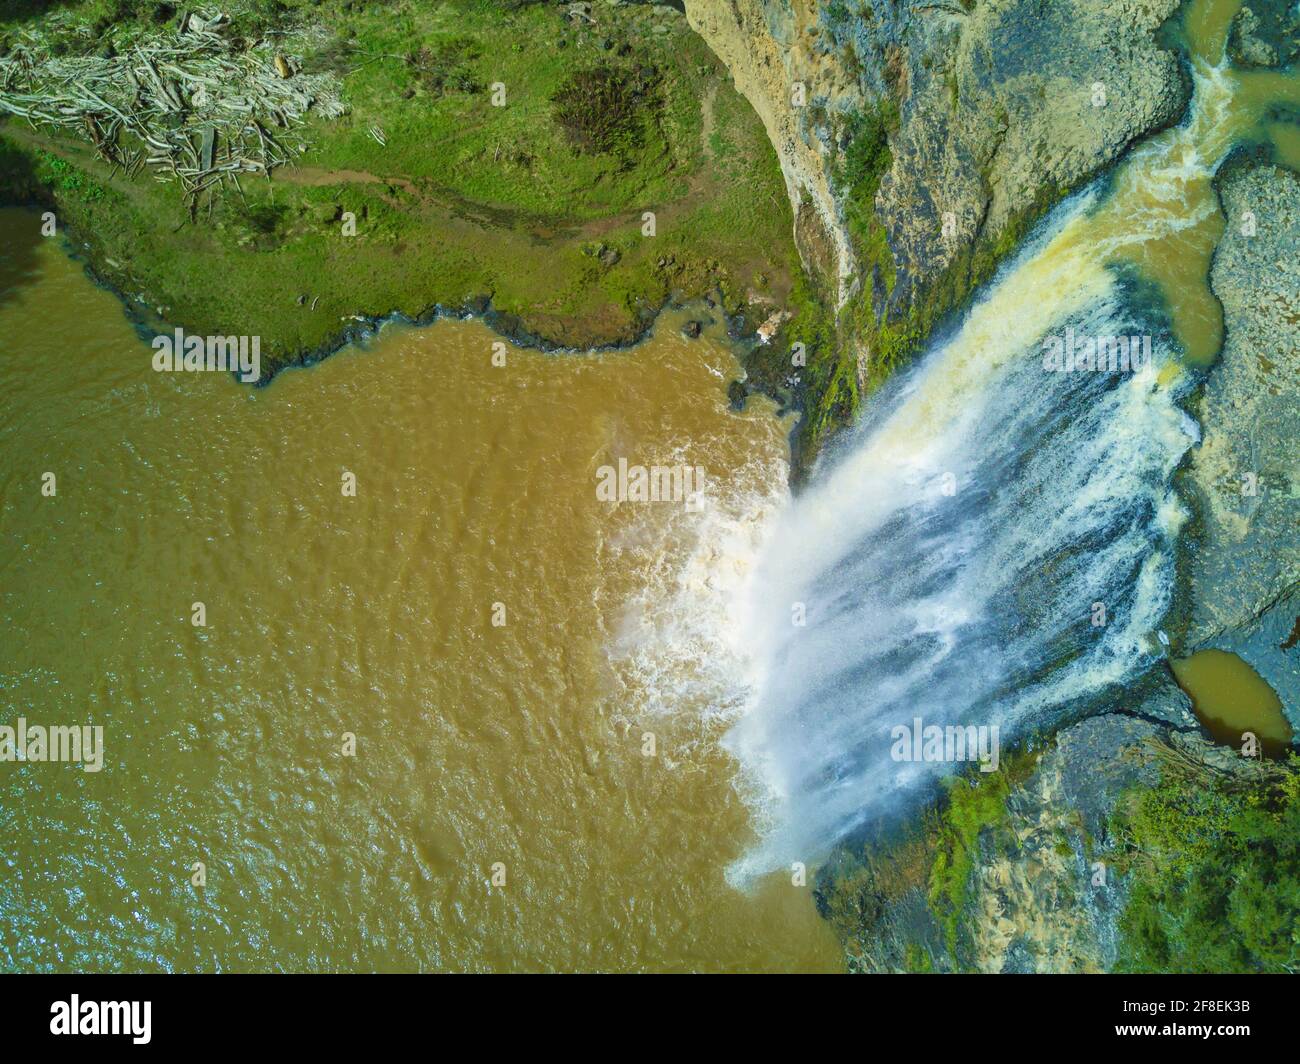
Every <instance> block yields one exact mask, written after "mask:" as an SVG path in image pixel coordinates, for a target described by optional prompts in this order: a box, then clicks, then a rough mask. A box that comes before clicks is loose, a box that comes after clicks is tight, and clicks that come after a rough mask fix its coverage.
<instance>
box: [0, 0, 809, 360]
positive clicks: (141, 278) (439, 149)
mask: <svg viewBox="0 0 1300 1064" xmlns="http://www.w3.org/2000/svg"><path fill="white" fill-rule="evenodd" d="M33 6H34V5H26V4H10V5H8V7H5V8H0V17H2V18H3V21H0V42H4V43H0V48H4V47H12V46H13V44H14V43H15V42H17V41H19V40H21V39H24V35H30V34H36V35H38V37H39V39H40V43H41V44H42V46H44V47H48V48H49V49H51V50H52V51H54V52H55V53H56V54H62V55H78V54H96V53H102V51H103V49H105V48H118V49H126V48H129V47H130V46H131V42H132V41H133V40H135V39H141V38H144V39H147V38H149V37H150V36H152V35H159V34H175V33H176V31H177V28H178V25H179V20H180V17H181V15H182V12H181V11H180V10H179V7H180V6H179V5H177V6H175V7H173V6H171V5H167V4H157V3H140V2H135V0H90V2H83V3H69V4H64V5H59V6H58V7H56V8H54V9H52V11H50V12H48V13H45V14H42V15H39V16H38V15H34V14H33V12H32V10H31V9H32V7H33ZM229 12H230V15H231V22H232V26H231V29H230V30H229V32H230V33H232V34H234V35H237V36H238V39H239V40H240V41H247V42H248V43H250V44H252V43H253V42H257V41H261V42H264V43H265V42H268V41H269V42H270V44H271V47H272V50H273V51H275V52H276V53H277V54H279V53H283V54H284V55H285V56H287V57H288V58H289V59H290V60H291V62H292V63H293V64H294V65H295V67H297V68H300V69H301V70H302V71H304V72H312V73H332V74H333V75H334V76H335V77H336V78H337V82H338V85H339V86H340V96H341V98H342V99H343V101H344V102H345V104H346V105H347V107H348V113H347V114H345V115H344V116H343V117H341V118H335V119H331V120H328V121H326V120H321V119H318V118H313V117H312V116H311V114H310V112H309V113H308V116H307V122H306V125H305V126H304V127H303V128H302V129H301V131H300V133H301V137H302V140H303V142H304V143H305V145H306V149H307V150H306V151H305V152H304V153H303V154H301V155H300V156H298V158H297V165H295V166H291V167H282V168H279V169H277V170H275V171H274V172H273V173H272V175H271V176H270V178H269V179H268V178H266V177H262V176H253V177H248V176H246V177H243V178H242V180H241V182H240V188H239V189H238V190H235V189H233V188H227V189H226V190H225V191H224V192H223V193H221V194H220V195H217V196H214V197H208V198H205V199H203V200H201V201H200V202H199V203H198V205H197V209H196V210H191V205H189V204H187V203H186V202H185V201H184V200H183V198H182V196H181V194H180V190H179V189H178V187H177V186H176V184H175V183H174V182H160V181H157V180H155V179H154V177H153V176H152V175H151V174H150V173H149V172H148V171H142V172H138V173H136V174H135V175H134V176H133V177H126V176H124V175H123V172H122V169H121V168H119V167H114V166H111V165H110V164H109V163H107V162H105V161H104V160H103V159H100V158H98V157H97V156H96V153H95V151H94V150H93V148H92V146H91V144H90V143H89V142H88V141H87V140H84V139H79V138H76V137H70V136H68V135H67V134H66V133H60V132H59V131H54V130H50V129H48V128H43V127H40V126H38V127H37V128H31V127H30V126H29V125H28V124H27V123H25V122H20V121H19V120H17V119H14V118H9V119H7V120H5V121H4V122H3V123H0V198H3V199H6V200H8V201H15V200H18V201H31V200H35V201H38V202H46V203H50V204H53V206H54V207H55V209H56V211H57V213H58V215H59V216H60V219H61V220H62V221H63V222H64V223H66V224H67V225H68V226H70V227H71V228H72V230H73V231H75V233H76V235H77V237H78V239H79V240H82V241H84V242H86V243H87V244H89V245H90V247H89V251H88V254H89V256H90V259H91V261H92V264H93V266H94V268H95V270H96V272H98V273H99V274H100V275H101V276H102V277H103V278H104V279H105V280H106V281H108V282H109V283H111V284H112V285H113V286H114V287H116V288H117V289H118V290H120V291H121V292H122V293H123V294H124V295H125V296H126V297H127V298H128V299H130V300H131V301H133V303H134V304H135V305H136V306H137V307H138V308H140V309H141V310H142V311H144V310H145V308H148V310H149V312H150V313H153V314H157V315H158V316H159V317H161V318H163V319H165V320H166V321H167V322H169V323H175V324H179V325H181V326H183V327H185V328H186V329H188V330H191V331H194V332H199V333H205V334H206V333H226V334H232V333H233V334H250V335H259V336H261V337H262V350H263V355H264V361H267V362H268V363H269V364H270V365H271V366H274V365H276V364H283V363H287V362H292V361H294V360H296V359H297V358H299V357H301V356H302V355H303V354H305V353H310V352H313V351H318V350H320V349H323V348H327V347H328V346H329V345H330V344H331V343H332V342H333V341H334V340H335V339H336V338H337V337H338V336H339V334H340V332H341V330H342V329H343V328H345V327H346V325H347V323H348V322H350V321H351V320H352V319H353V317H354V316H356V315H363V316H380V315H384V314H387V313H390V312H393V311H398V312H401V313H403V314H406V315H408V316H411V317H419V316H421V315H422V314H425V313H427V312H428V311H429V310H430V309H431V308H433V307H434V306H435V305H441V306H445V307H462V306H467V305H476V304H481V302H482V301H483V300H484V299H485V298H486V299H490V300H491V302H492V305H493V307H494V309H495V310H497V311H498V312H499V313H500V314H502V315H503V316H504V320H506V321H507V322H510V323H512V324H513V325H514V327H516V328H517V329H518V330H519V331H520V332H524V333H527V334H530V335H532V336H534V337H536V338H538V339H539V340H542V341H544V342H548V343H553V344H557V345H560V346H573V347H590V346H600V345H605V344H613V343H619V342H626V341H628V340H630V339H632V338H633V337H635V336H636V335H638V334H639V333H640V332H641V331H642V330H643V328H644V327H645V324H646V323H647V321H648V320H649V318H650V317H652V316H653V313H654V312H655V310H657V308H658V307H659V306H661V305H662V304H663V303H664V301H665V300H667V299H669V298H690V297H693V296H697V295H703V294H706V293H715V294H716V295H717V296H719V297H720V298H721V299H722V301H723V304H724V306H725V307H726V309H727V310H728V311H729V312H731V313H741V312H745V313H747V314H748V315H749V317H750V321H751V324H756V323H757V321H759V320H761V319H762V317H763V316H765V315H766V314H767V313H769V312H770V310H771V309H772V308H774V307H777V306H783V305H786V304H787V302H788V300H789V299H790V295H791V289H792V287H793V285H794V282H795V279H796V276H797V274H798V260H797V256H796V254H795V251H794V247H793V243H792V239H791V236H790V233H791V227H792V223H791V217H790V210H789V206H788V204H787V201H786V199H785V194H784V188H783V185H782V182H781V177H780V172H779V168H778V165H777V161H776V157H775V154H774V152H773V151H772V148H771V146H770V145H769V144H768V142H767V139H766V136H765V134H764V132H763V129H762V126H761V124H760V123H759V121H758V119H757V117H756V116H755V115H754V114H753V112H752V110H751V109H750V108H749V106H748V105H747V104H746V103H745V101H744V100H743V99H742V98H741V97H740V96H739V95H738V94H737V93H736V92H735V90H734V88H733V87H732V86H731V85H730V83H729V81H728V80H727V76H726V72H725V71H724V70H723V69H722V68H721V66H720V65H719V63H718V62H717V60H716V59H715V58H714V57H713V55H712V53H710V52H709V50H708V49H707V47H706V46H705V45H704V44H703V42H702V41H700V40H699V39H698V38H697V37H696V36H695V35H694V34H693V33H692V32H691V31H690V30H689V29H688V28H687V26H686V24H685V20H684V19H683V18H682V17H681V15H680V14H679V13H677V12H675V11H672V10H669V9H664V8H656V7H647V6H641V5H635V6H631V5H619V6H608V7H606V6H603V5H597V6H595V7H594V8H593V9H592V12H591V16H590V17H591V19H594V23H593V22H592V21H589V19H587V18H581V17H577V18H575V17H570V16H569V14H568V5H562V6H561V5H550V4H515V3H509V2H497V3H484V2H477V0H446V2H443V3H413V2H409V0H394V2H390V3H364V2H356V0H320V2H316V3H312V2H308V0H280V2H270V0H244V2H243V3H234V4H232V5H229ZM26 39H27V40H28V41H30V39H31V38H30V37H27V38H26ZM498 90H502V91H503V92H504V104H505V105H504V106H497V105H496V104H495V102H494V100H496V101H499V100H500V99H501V95H500V92H499V91H498ZM647 211H649V212H653V213H654V216H655V218H654V223H655V232H654V235H653V236H646V235H643V226H644V224H645V223H644V215H645V212H647ZM349 219H355V234H354V235H349V233H347V232H345V230H347V229H348V228H349V227H348V225H347V223H348V220H349Z"/></svg>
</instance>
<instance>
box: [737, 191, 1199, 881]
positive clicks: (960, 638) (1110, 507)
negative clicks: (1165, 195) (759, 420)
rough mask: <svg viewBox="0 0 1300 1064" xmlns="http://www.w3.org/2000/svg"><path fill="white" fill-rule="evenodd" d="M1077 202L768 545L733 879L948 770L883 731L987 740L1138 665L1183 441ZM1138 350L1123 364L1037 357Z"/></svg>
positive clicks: (1081, 198) (1148, 640)
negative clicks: (754, 792)
mask: <svg viewBox="0 0 1300 1064" xmlns="http://www.w3.org/2000/svg"><path fill="white" fill-rule="evenodd" d="M1097 207H1098V194H1097V193H1096V192H1095V191H1089V192H1086V193H1083V194H1081V195H1078V196H1076V197H1075V198H1073V199H1071V200H1069V201H1067V202H1065V203H1063V204H1062V205H1061V206H1060V207H1059V208H1058V209H1057V211H1056V212H1055V213H1054V214H1053V215H1052V216H1051V217H1050V218H1049V219H1048V220H1047V222H1046V223H1045V224H1044V226H1043V227H1042V231H1041V233H1040V234H1039V235H1038V236H1037V237H1036V238H1035V239H1033V240H1032V241H1031V242H1030V243H1028V244H1027V245H1026V246H1025V247H1024V248H1023V249H1022V250H1021V252H1020V254H1019V255H1018V256H1017V257H1016V258H1015V260H1014V261H1012V262H1011V263H1009V264H1008V265H1007V266H1006V267H1005V268H1004V269H1003V270H1002V271H1001V273H1000V274H999V276H998V277H996V278H995V279H994V281H993V283H992V284H991V285H990V286H989V287H988V288H987V290H986V292H985V293H984V294H983V296H982V298H981V299H980V300H979V301H978V302H977V303H976V304H975V305H974V306H973V307H972V308H971V309H970V311H969V312H968V313H967V315H966V317H965V320H964V321H963V322H962V323H961V325H960V328H959V329H957V331H956V332H955V333H954V334H953V335H952V336H951V337H949V338H947V339H944V340H941V341H940V342H938V343H936V344H935V345H934V346H933V347H932V348H931V350H929V351H928V353H927V354H926V355H925V356H924V357H923V358H922V359H920V361H919V362H918V364H917V365H916V366H915V368H914V369H913V370H912V371H911V372H910V373H908V374H906V375H905V376H904V377H903V378H902V379H900V380H898V381H896V382H895V383H894V384H893V386H892V387H891V389H890V390H889V391H888V392H887V393H885V394H882V395H881V396H879V397H877V400H876V401H875V402H873V403H872V404H871V408H870V410H868V411H867V413H866V416H865V418H864V420H863V422H862V423H861V424H860V425H859V426H857V427H856V429H855V430H854V431H853V432H852V433H851V435H850V436H849V438H847V439H846V440H844V441H842V442H841V444H840V446H839V447H838V449H837V451H836V453H835V454H834V455H832V456H830V457H829V458H828V459H827V460H826V461H824V462H823V464H822V465H821V466H820V467H819V468H818V469H817V470H816V472H815V475H814V478H813V482H812V484H811V485H810V486H809V487H808V489H807V490H806V491H805V492H804V494H802V495H801V496H800V497H798V498H797V499H796V500H795V501H794V502H793V503H792V504H791V506H790V507H789V508H788V509H787V510H786V511H785V513H784V514H783V515H782V516H781V518H780V519H779V521H778V523H777V526H776V528H775V529H774V530H772V532H771V533H770V535H769V539H768V542H767V543H766V546H765V548H764V550H763V552H762V554H761V556H760V558H759V560H758V562H757V564H756V566H755V571H754V575H753V578H752V580H751V581H750V583H749V586H748V587H747V589H746V591H745V602H746V605H745V608H744V609H742V610H741V611H739V613H740V615H741V616H743V617H746V618H748V619H749V620H748V628H747V631H746V632H745V642H746V643H747V644H748V645H749V647H750V651H751V655H752V660H753V661H754V662H755V670H756V672H755V675H754V676H753V686H754V689H755V691H756V695H755V699H754V704H753V705H752V707H751V708H750V709H749V711H748V712H747V713H746V714H745V715H744V716H743V717H742V718H741V719H740V720H739V721H738V722H737V723H736V724H735V725H734V726H733V728H732V729H731V731H730V732H729V734H728V736H727V740H726V741H727V745H728V747H729V748H730V749H731V750H732V752H733V753H734V754H735V755H736V756H737V757H738V759H739V761H740V763H741V765H742V766H743V767H744V770H745V771H746V773H747V774H748V776H749V778H750V780H751V782H752V783H754V784H756V785H757V786H758V787H759V788H761V792H762V797H763V798H764V799H765V802H764V805H765V807H766V809H767V811H768V814H769V815H768V816H767V818H766V820H767V823H766V825H765V829H764V832H763V838H762V841H761V842H760V844H759V845H758V846H757V848H756V849H754V850H752V851H751V852H750V853H749V854H747V855H746V856H745V857H744V858H743V859H742V860H741V861H740V862H739V863H738V865H737V866H736V867H735V868H733V874H734V876H735V877H736V878H738V879H740V880H744V879H747V878H748V877H749V876H750V875H752V874H754V873H757V872H762V871H767V870H769V869H771V868H774V867H779V866H788V865H789V864H790V863H791V862H794V861H804V862H812V861H815V860H817V859H818V858H820V857H822V856H824V854H825V853H826V851H827V850H828V848H829V847H830V846H831V845H833V844H834V843H835V842H836V841H837V840H838V839H841V838H843V837H844V836H845V835H846V834H847V833H849V832H850V831H852V830H853V829H855V828H856V827H858V826H859V825H860V824H862V823H864V822H865V821H868V820H871V819H875V818H880V817H882V816H886V815H887V814H888V813H889V812H890V811H891V807H893V806H896V805H898V803H899V802H900V800H901V799H903V798H905V797H906V796H908V795H912V796H914V797H915V796H916V794H917V793H918V792H919V791H921V790H922V789H923V788H925V787H926V785H927V784H930V785H932V784H933V782H934V781H935V780H936V779H937V778H938V776H939V775H941V774H945V773H951V772H953V771H954V770H955V769H956V768H958V767H960V766H956V765H953V764H950V763H943V762H937V763H936V762H927V761H898V760H895V759H894V758H893V757H892V756H891V748H892V747H893V745H894V744H893V742H892V740H891V733H892V732H893V729H894V728H895V726H899V725H901V726H904V727H910V726H911V725H912V723H913V721H914V720H915V719H916V718H921V720H923V722H924V723H925V725H927V726H928V725H938V726H952V725H960V726H967V725H974V726H977V727H979V726H984V727H989V728H991V727H992V726H997V727H998V729H999V734H1000V736H1001V737H1002V740H1003V741H1004V742H1005V741H1007V740H1008V739H1010V738H1013V737H1015V736H1020V735H1024V734H1025V733H1026V732H1028V731H1030V730H1031V729H1034V728H1038V727H1043V728H1047V727H1050V726H1052V725H1053V723H1055V722H1057V721H1059V720H1060V719H1061V718H1062V716H1063V715H1065V714H1066V713H1068V712H1069V711H1070V710H1071V708H1072V707H1077V706H1081V705H1082V704H1083V702H1084V701H1085V700H1087V699H1088V698H1089V697H1090V696H1092V695H1094V694H1096V693H1098V692H1100V691H1102V690H1104V689H1106V688H1107V687H1110V686H1113V685H1119V684H1124V683H1125V682H1127V681H1131V680H1132V679H1134V678H1135V677H1136V676H1137V675H1138V674H1139V673H1140V672H1142V671H1143V669H1144V668H1145V667H1146V666H1147V665H1148V664H1149V663H1150V662H1151V661H1152V660H1153V655H1154V654H1155V653H1157V652H1158V644H1157V643H1156V642H1155V639H1154V635H1155V632H1156V630H1157V628H1158V627H1159V625H1160V622H1161V619H1162V617H1163V616H1164V614H1165V612H1166V610H1167V609H1168V607H1169V604H1170V598H1171V591H1172V586H1173V575H1174V574H1173V540H1174V536H1175V534H1176V532H1177V529H1178V526H1179V524H1180V522H1181V519H1182V510H1181V508H1180V505H1179V503H1178V500H1177V498H1176V496H1175V494H1174V492H1173V489H1172V487H1171V477H1172V474H1173V471H1174V469H1175V467H1176V466H1177V464H1178V462H1179V461H1180V459H1181V458H1182V455H1183V454H1184V452H1185V451H1186V450H1187V449H1188V447H1189V446H1191V444H1192V443H1193V441H1194V440H1195V439H1196V436H1197V429H1196V425H1195V423H1194V422H1193V421H1192V420H1191V419H1190V418H1189V417H1188V416H1187V415H1186V414H1185V413H1183V412H1182V410H1181V409H1180V408H1179V406H1178V398H1179V394H1180V388H1181V387H1182V385H1181V384H1180V383H1179V381H1180V380H1181V378H1179V377H1177V376H1176V375H1174V376H1173V382H1174V383H1173V386H1170V384H1169V381H1170V378H1171V374H1169V373H1168V372H1165V370H1166V367H1167V366H1169V365H1170V364H1171V360H1172V359H1173V358H1174V345H1173V343H1172V341H1171V338H1170V337H1169V336H1168V335H1167V333H1166V334H1163V335H1159V334H1158V335H1155V336H1154V337H1152V336H1151V328H1152V326H1151V322H1150V319H1149V317H1148V316H1146V315H1143V314H1140V313H1138V311H1137V309H1136V307H1137V300H1136V299H1135V298H1134V293H1133V292H1132V291H1131V289H1130V286H1128V285H1126V284H1125V282H1124V281H1123V280H1122V278H1121V276H1120V275H1119V274H1117V273H1116V272H1114V271H1112V270H1110V269H1107V268H1106V267H1105V265H1104V263H1103V261H1102V259H1101V256H1099V255H1098V254H1097V241H1096V232H1095V226H1094V224H1093V221H1092V219H1093V218H1095V216H1096V214H1097V210H1096V208H1097ZM1139 336H1142V337H1146V338H1148V339H1147V340H1146V343H1148V344H1149V345H1150V346H1149V350H1150V353H1151V357H1150V359H1149V360H1144V359H1142V358H1141V357H1138V358H1136V359H1135V362H1136V363H1139V364H1138V366H1137V368H1136V369H1134V368H1132V365H1130V368H1129V369H1128V370H1127V371H1124V370H1122V369H1121V368H1119V367H1120V365H1121V363H1120V362H1119V361H1118V360H1117V362H1116V369H1115V370H1111V369H1110V366H1109V362H1107V361H1106V360H1107V355H1106V354H1102V355H1101V356H1100V357H1101V358H1102V359H1103V361H1104V362H1106V366H1107V368H1106V369H1105V370H1097V369H1087V368H1086V365H1087V363H1086V362H1084V359H1083V356H1082V355H1081V354H1080V355H1079V357H1078V358H1077V361H1078V362H1081V363H1084V365H1085V368H1083V369H1077V368H1071V366H1070V364H1069V363H1071V362H1074V361H1076V359H1072V358H1068V357H1067V359H1066V360H1065V364H1064V365H1063V366H1062V367H1061V368H1055V367H1056V365H1057V364H1058V363H1056V362H1054V361H1053V359H1052V358H1051V357H1050V356H1051V354H1052V353H1057V354H1060V353H1061V352H1062V350H1064V351H1065V352H1067V353H1070V352H1071V351H1072V349H1079V350H1081V349H1082V338H1084V337H1087V338H1093V340H1094V346H1093V350H1094V355H1093V358H1094V360H1095V359H1096V358H1097V357H1098V356H1097V355H1096V353H1095V352H1096V350H1097V345H1096V342H1095V338H1099V337H1107V338H1109V337H1116V338H1118V337H1124V338H1133V337H1139ZM1058 345H1059V346H1058ZM1131 346H1132V347H1133V348H1135V349H1136V350H1142V349H1143V347H1144V344H1143V343H1142V342H1141V341H1134V342H1133V343H1132V345H1131ZM1100 349H1101V350H1102V351H1103V352H1105V351H1107V350H1108V347H1107V345H1106V344H1105V343H1103V344H1102V345H1101V346H1100ZM1110 350H1113V348H1110ZM1122 350H1123V349H1122V348H1121V351H1122ZM1094 364H1095V362H1094ZM799 620H802V621H803V623H802V624H800V623H798V621H799Z"/></svg>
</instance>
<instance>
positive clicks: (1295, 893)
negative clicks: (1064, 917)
mask: <svg viewBox="0 0 1300 1064" xmlns="http://www.w3.org/2000/svg"><path fill="white" fill-rule="evenodd" d="M1113 830H1114V832H1115V834H1116V835H1117V837H1118V838H1119V839H1121V840H1122V841H1121V845H1120V847H1119V850H1118V852H1117V855H1116V859H1117V860H1118V861H1119V862H1121V866H1122V867H1125V868H1127V869H1128V870H1129V871H1130V872H1131V875H1132V882H1131V887H1130V892H1129V900H1128V903H1127V905H1126V907H1125V910H1124V912H1123V914H1122V916H1121V918H1120V924H1119V926H1120V932H1121V949H1120V959H1119V965H1118V968H1119V970H1122V971H1139V972H1247V973H1249V972H1295V971H1296V970H1297V969H1298V968H1300V758H1296V757H1295V756H1294V755H1292V757H1291V759H1290V762H1289V764H1288V765H1287V766H1285V767H1283V768H1280V769H1278V770H1277V771H1276V772H1273V773H1270V774H1268V776H1266V777H1264V778H1261V779H1259V780H1257V781H1256V782H1254V783H1246V782H1243V781H1233V780H1227V779H1220V778H1213V777H1211V775H1210V774H1208V773H1201V774H1197V775H1188V774H1186V773H1182V772H1170V771H1166V772H1165V774H1164V777H1163V779H1162V782H1161V784H1160V785H1159V786H1158V787H1156V788H1152V789H1147V790H1142V791H1138V792H1135V793H1134V794H1132V795H1130V796H1129V798H1128V800H1127V801H1126V803H1125V804H1124V805H1123V806H1121V808H1120V810H1119V811H1117V813H1116V816H1115V818H1114V826H1113Z"/></svg>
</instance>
